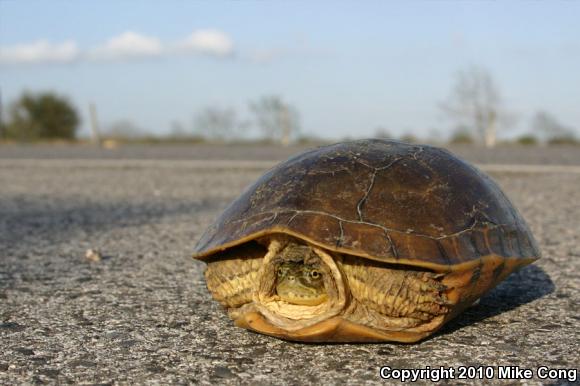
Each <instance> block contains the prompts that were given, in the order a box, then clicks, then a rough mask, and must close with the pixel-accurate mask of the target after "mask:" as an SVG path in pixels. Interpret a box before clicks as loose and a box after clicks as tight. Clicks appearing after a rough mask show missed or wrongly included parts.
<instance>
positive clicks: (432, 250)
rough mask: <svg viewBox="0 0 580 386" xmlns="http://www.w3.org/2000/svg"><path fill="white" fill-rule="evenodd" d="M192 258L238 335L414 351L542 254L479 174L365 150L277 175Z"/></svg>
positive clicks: (359, 145)
mask: <svg viewBox="0 0 580 386" xmlns="http://www.w3.org/2000/svg"><path fill="white" fill-rule="evenodd" d="M193 257H194V258H196V259H199V260H202V261H204V262H206V263H207V265H206V269H205V279H206V284H207V288H208V290H209V292H210V293H211V295H212V296H213V298H214V299H215V300H217V301H218V302H219V303H220V304H221V305H222V306H223V307H224V308H225V309H226V310H227V313H228V315H229V316H230V317H231V318H232V319H233V321H234V323H235V325H236V326H238V327H242V328H246V329H249V330H252V331H254V332H259V333H262V334H267V335H271V336H274V337H277V338H281V339H284V340H289V341H303V342H384V341H394V342H406V343H412V342H417V341H420V340H422V339H425V338H426V337H428V336H430V335H432V334H433V333H434V332H436V331H437V330H439V329H440V328H441V327H442V326H443V325H444V324H445V323H446V322H448V321H449V320H451V319H452V318H454V317H455V316H457V315H458V314H460V313H461V312H462V311H463V310H464V309H465V308H467V307H469V306H470V305H472V304H473V303H474V302H476V301H478V300H479V298H480V297H481V296H482V295H483V294H485V293H486V292H488V291H489V290H490V289H492V288H493V287H494V286H496V285H497V284H498V283H499V282H501V281H502V280H504V279H505V278H506V277H507V276H508V275H509V274H510V273H512V272H514V271H515V270H517V269H519V268H521V267H523V266H525V265H527V264H530V263H532V262H533V261H535V260H537V259H539V258H540V251H539V249H538V247H537V244H536V242H535V240H534V237H533V235H532V233H531V232H530V229H529V228H528V226H527V225H526V222H525V221H524V219H523V218H522V216H521V215H520V214H519V212H518V211H517V209H516V208H515V207H514V205H513V204H512V203H511V202H510V201H509V199H508V198H507V197H506V195H505V194H504V193H503V192H502V191H501V189H500V188H499V187H498V185H497V184H496V183H495V182H494V181H493V180H492V179H491V178H490V177H488V176H487V175H486V174H484V173H483V172H482V171H480V170H479V169H477V168H476V167H474V166H472V165H471V164H469V163H468V162H466V161H463V160H461V159H459V158H458V157H456V156H454V155H453V154H452V153H451V152H449V151H448V150H445V149H442V148H438V147H434V146H428V145H418V144H409V143H405V142H399V141H392V140H383V139H365V140H356V141H349V142H341V143H336V144H333V145H327V146H322V147H318V148H314V149H311V150H308V151H305V152H303V153H301V154H298V155H296V156H294V157H292V158H290V159H288V160H287V161H285V162H282V163H280V164H278V165H277V166H275V167H273V168H272V169H270V170H268V171H267V172H266V173H265V174H263V175H262V176H261V177H260V178H259V179H258V180H257V181H256V182H254V183H253V184H252V185H250V186H249V187H248V188H247V189H246V190H245V191H244V192H243V193H242V194H241V195H240V196H239V197H238V198H236V199H235V200H234V201H233V202H232V203H231V204H230V205H229V206H228V207H227V208H226V209H225V210H224V211H223V213H222V214H221V215H220V216H219V217H218V218H217V220H216V221H215V222H214V223H213V224H212V225H210V226H209V228H208V229H207V230H206V231H205V233H204V234H203V235H202V236H201V238H200V240H199V241H198V243H197V244H196V246H195V250H194V255H193Z"/></svg>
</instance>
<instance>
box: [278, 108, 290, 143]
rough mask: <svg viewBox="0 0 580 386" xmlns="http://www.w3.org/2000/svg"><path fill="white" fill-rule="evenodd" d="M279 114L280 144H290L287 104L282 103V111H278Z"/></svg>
mask: <svg viewBox="0 0 580 386" xmlns="http://www.w3.org/2000/svg"><path fill="white" fill-rule="evenodd" d="M280 114H281V115H282V116H281V118H282V119H281V122H280V123H281V126H282V138H281V142H282V146H288V145H290V134H291V131H292V128H291V127H290V125H291V122H290V112H289V111H288V106H286V105H282V111H280Z"/></svg>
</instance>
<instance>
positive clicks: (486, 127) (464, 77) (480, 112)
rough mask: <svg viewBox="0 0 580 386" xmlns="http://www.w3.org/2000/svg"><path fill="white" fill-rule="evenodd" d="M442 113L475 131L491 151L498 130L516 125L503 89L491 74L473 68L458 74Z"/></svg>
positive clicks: (479, 68) (481, 69) (442, 106)
mask: <svg viewBox="0 0 580 386" xmlns="http://www.w3.org/2000/svg"><path fill="white" fill-rule="evenodd" d="M441 108H442V110H443V111H444V112H445V113H446V114H447V115H448V116H449V117H450V118H452V119H453V120H455V121H456V122H457V123H458V124H459V125H465V126H467V127H470V128H472V130H474V131H475V134H476V135H477V136H478V137H479V138H480V139H481V141H482V142H483V143H484V144H485V146H487V147H493V146H495V144H496V138H497V130H498V128H500V126H501V128H504V129H505V128H507V127H508V126H509V125H511V124H513V121H514V116H513V114H510V113H508V112H507V111H506V110H504V108H503V105H502V101H501V96H500V92H499V89H498V87H497V85H496V83H495V81H494V80H493V77H492V76H491V74H490V73H489V71H487V70H485V69H483V68H481V67H476V66H472V67H470V68H468V69H467V70H464V71H460V72H458V73H457V78H456V80H455V84H454V85H453V88H452V90H451V94H450V96H449V98H448V100H447V101H445V102H444V103H443V104H442V105H441Z"/></svg>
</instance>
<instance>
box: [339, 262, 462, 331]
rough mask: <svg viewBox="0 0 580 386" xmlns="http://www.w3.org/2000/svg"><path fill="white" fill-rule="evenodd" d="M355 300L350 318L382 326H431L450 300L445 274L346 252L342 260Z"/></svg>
mask: <svg viewBox="0 0 580 386" xmlns="http://www.w3.org/2000/svg"><path fill="white" fill-rule="evenodd" d="M341 267H342V269H343V271H344V272H345V275H346V277H347V282H348V288H349V289H350V293H351V295H352V298H353V301H352V303H351V305H350V308H349V310H348V316H347V318H348V320H350V321H352V322H355V323H359V324H364V325H367V326H369V327H373V328H377V329H380V330H391V331H396V330H406V329H416V328H418V329H421V328H423V326H429V327H428V328H431V326H432V325H433V324H439V323H440V321H441V322H442V321H443V319H444V317H445V315H446V314H447V313H448V312H449V310H450V306H451V304H449V302H448V300H447V298H446V295H445V290H446V286H444V285H443V284H442V283H441V278H442V275H441V274H437V273H434V272H429V271H425V270H413V269H406V268H407V267H404V268H398V267H396V266H392V265H386V264H384V265H380V264H373V263H369V262H368V261H366V260H365V261H362V260H361V259H359V258H356V257H352V256H345V258H344V259H343V263H342V264H341Z"/></svg>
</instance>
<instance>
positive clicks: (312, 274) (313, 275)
mask: <svg viewBox="0 0 580 386" xmlns="http://www.w3.org/2000/svg"><path fill="white" fill-rule="evenodd" d="M320 276H322V274H321V273H320V271H317V270H314V271H311V272H310V277H311V278H313V279H318V278H319V277H320Z"/></svg>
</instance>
